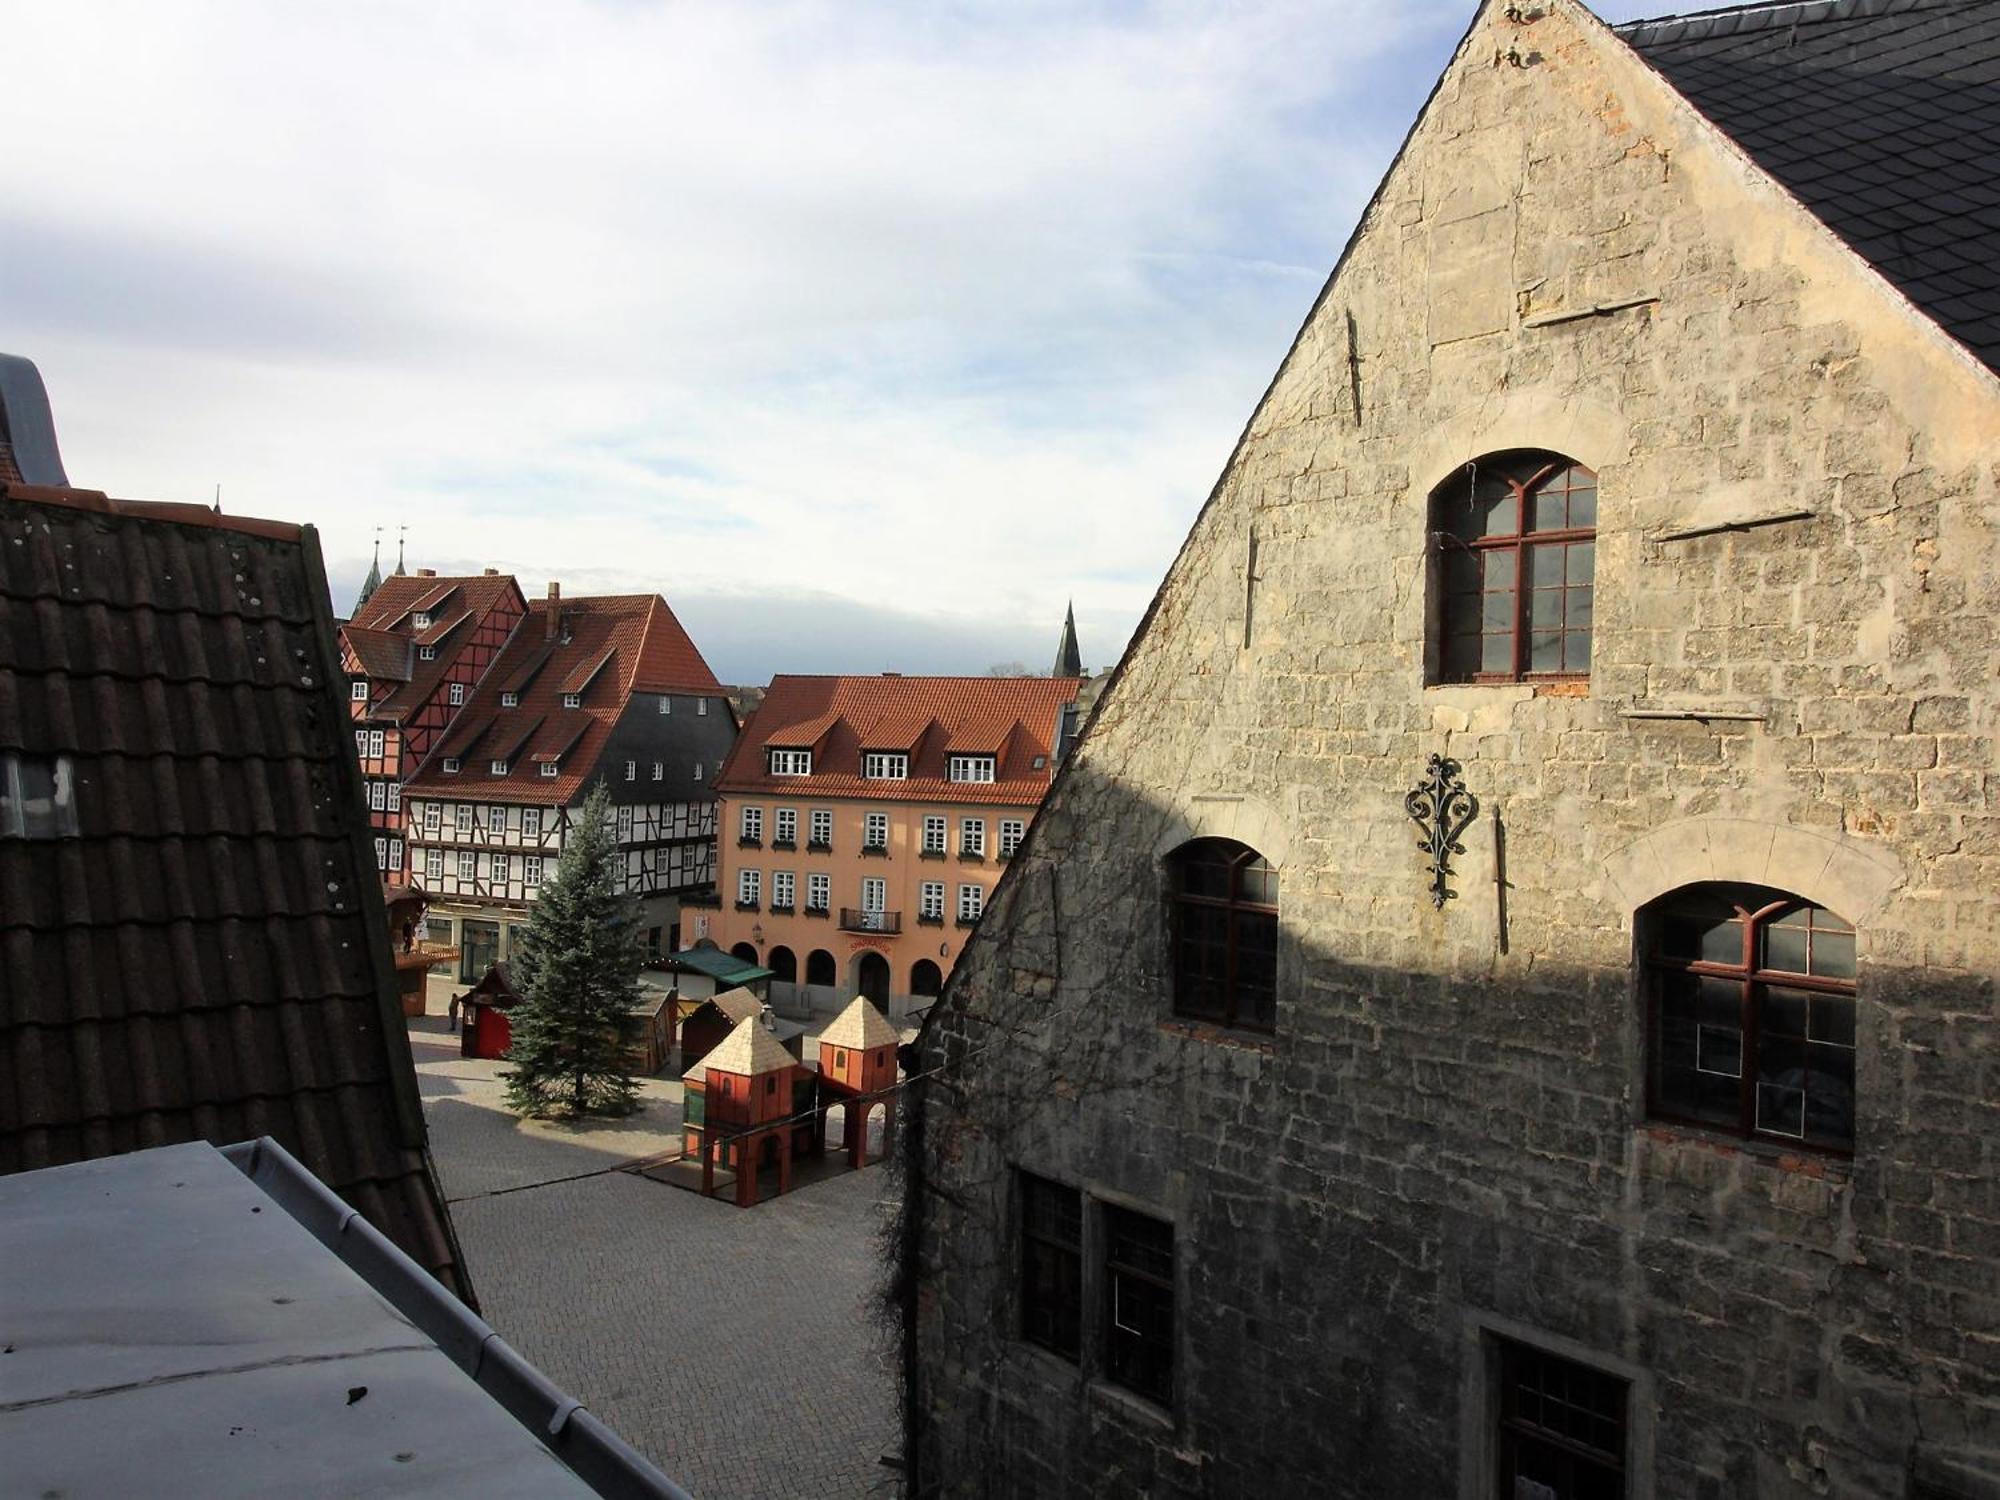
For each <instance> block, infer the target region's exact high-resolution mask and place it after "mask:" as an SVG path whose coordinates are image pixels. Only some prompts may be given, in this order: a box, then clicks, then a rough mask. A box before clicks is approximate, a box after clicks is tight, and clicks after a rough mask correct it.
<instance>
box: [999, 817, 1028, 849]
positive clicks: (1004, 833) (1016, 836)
mask: <svg viewBox="0 0 2000 1500" xmlns="http://www.w3.org/2000/svg"><path fill="white" fill-rule="evenodd" d="M1027 836H1028V825H1027V823H1026V822H1025V821H1024V820H1022V819H1020V818H1002V819H1001V820H1000V857H1001V858H1002V859H1012V858H1013V857H1014V851H1015V850H1016V849H1018V848H1020V847H1021V840H1022V839H1024V838H1026V837H1027Z"/></svg>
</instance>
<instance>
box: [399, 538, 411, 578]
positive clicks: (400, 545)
mask: <svg viewBox="0 0 2000 1500" xmlns="http://www.w3.org/2000/svg"><path fill="white" fill-rule="evenodd" d="M409 529H410V528H409V527H407V526H398V527H397V528H396V576H397V577H398V578H401V577H403V576H404V574H403V533H404V532H406V531H408V530H409Z"/></svg>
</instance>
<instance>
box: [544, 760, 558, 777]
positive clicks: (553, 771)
mask: <svg viewBox="0 0 2000 1500" xmlns="http://www.w3.org/2000/svg"><path fill="white" fill-rule="evenodd" d="M561 770H562V768H561V767H560V766H558V765H557V764H556V763H555V762H554V761H552V760H545V761H543V762H542V774H543V775H544V776H547V777H549V778H550V779H554V778H555V777H556V776H557V775H558V774H559V773H560V772H561Z"/></svg>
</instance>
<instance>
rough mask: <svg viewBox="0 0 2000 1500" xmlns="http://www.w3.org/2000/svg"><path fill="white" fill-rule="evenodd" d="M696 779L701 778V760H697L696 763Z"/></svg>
mask: <svg viewBox="0 0 2000 1500" xmlns="http://www.w3.org/2000/svg"><path fill="white" fill-rule="evenodd" d="M694 779H695V780H696V781H699V780H701V762H700V761H696V762H695V763H694Z"/></svg>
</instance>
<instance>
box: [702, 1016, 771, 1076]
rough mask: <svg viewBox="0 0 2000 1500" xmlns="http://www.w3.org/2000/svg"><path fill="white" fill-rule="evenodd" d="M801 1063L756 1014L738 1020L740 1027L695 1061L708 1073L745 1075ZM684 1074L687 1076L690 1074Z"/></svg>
mask: <svg viewBox="0 0 2000 1500" xmlns="http://www.w3.org/2000/svg"><path fill="white" fill-rule="evenodd" d="M798 1065H799V1060H798V1059H797V1058H796V1057H793V1056H792V1054H791V1053H789V1052H787V1051H786V1050H785V1044H784V1043H783V1042H781V1041H779V1040H778V1039H777V1038H776V1037H775V1036H773V1035H771V1033H770V1032H769V1031H767V1030H765V1028H764V1023H763V1022H762V1021H760V1020H758V1019H757V1017H755V1016H750V1017H747V1018H745V1019H744V1020H741V1021H738V1022H737V1023H736V1029H735V1030H734V1031H732V1032H730V1033H729V1035H728V1036H726V1037H724V1038H723V1039H722V1040H721V1041H720V1042H717V1043H716V1044H715V1047H714V1049H713V1050H712V1051H710V1052H709V1054H708V1055H707V1056H706V1057H704V1058H703V1059H702V1060H701V1061H700V1062H699V1063H697V1064H695V1066H696V1067H698V1068H704V1069H706V1070H707V1072H708V1073H740V1074H742V1075H743V1076H744V1077H745V1078H755V1077H757V1076H758V1075H759V1074H760V1073H775V1072H778V1071H779V1070H780V1069H783V1068H796V1067H797V1066H798ZM690 1071H692V1069H690ZM681 1076H682V1077H683V1078H685V1077H687V1074H686V1073H683V1074H682V1075H681ZM704 1076H705V1075H704Z"/></svg>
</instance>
